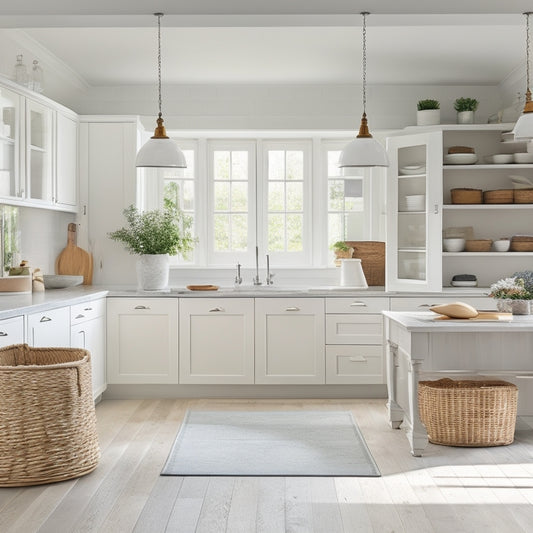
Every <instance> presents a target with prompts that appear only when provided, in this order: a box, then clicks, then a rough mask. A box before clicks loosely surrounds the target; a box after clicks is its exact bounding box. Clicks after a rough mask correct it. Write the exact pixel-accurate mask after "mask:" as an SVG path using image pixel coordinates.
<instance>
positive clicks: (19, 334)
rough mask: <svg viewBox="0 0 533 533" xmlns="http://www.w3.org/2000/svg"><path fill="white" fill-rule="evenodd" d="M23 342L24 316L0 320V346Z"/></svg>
mask: <svg viewBox="0 0 533 533" xmlns="http://www.w3.org/2000/svg"><path fill="white" fill-rule="evenodd" d="M23 342H24V317H22V316H16V317H13V318H6V319H5V320H0V348H3V347H4V346H9V345H11V344H21V343H23Z"/></svg>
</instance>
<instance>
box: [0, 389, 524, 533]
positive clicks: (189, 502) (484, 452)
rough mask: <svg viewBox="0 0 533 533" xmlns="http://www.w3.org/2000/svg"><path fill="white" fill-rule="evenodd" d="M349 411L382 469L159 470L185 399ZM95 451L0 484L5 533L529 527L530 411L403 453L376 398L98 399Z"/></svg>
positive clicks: (397, 532)
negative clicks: (37, 477)
mask: <svg viewBox="0 0 533 533" xmlns="http://www.w3.org/2000/svg"><path fill="white" fill-rule="evenodd" d="M189 408H191V409H209V410H265V409H279V410H302V411H305V410H350V411H351V412H352V413H353V415H354V417H355V419H356V420H357V423H358V424H359V427H360V428H361V431H362V433H363V435H364V437H365V440H366V442H367V444H368V446H369V448H370V451H371V453H372V455H373V456H374V459H375V460H376V462H377V464H378V466H379V469H380V471H381V474H382V477H379V478H363V477H362V478H291V477H287V478H275V477H272V478H271V477H264V478H261V477H249V478H248V477H235V478H232V477H160V476H159V473H160V471H161V468H162V466H163V463H164V462H165V459H166V457H167V455H168V452H169V450H170V447H171V445H172V443H173V441H174V437H175V435H176V433H177V431H178V429H179V425H180V423H181V421H182V420H183V417H184V414H185V412H186V410H187V409H189ZM96 413H97V419H98V432H99V438H100V446H101V450H102V459H101V462H100V464H99V466H98V468H97V469H96V470H95V471H94V472H92V473H91V474H89V475H87V476H84V477H82V478H79V479H76V480H70V481H66V482H62V483H55V484H50V485H43V486H36V487H28V488H0V531H1V532H2V533H8V532H9V533H15V532H16V533H33V532H39V533H71V532H72V533H74V532H76V533H78V532H98V533H100V532H102V533H128V532H135V533H160V532H161V533H163V532H176V533H185V532H198V533H219V532H228V533H252V532H258V533H278V532H280V533H314V532H317V533H341V532H342V533H356V532H361V533H387V532H390V533H392V532H394V533H401V532H407V533H411V532H412V533H449V532H454V533H461V532H462V533H477V532H482V533H514V532H527V531H532V530H533V429H532V428H533V417H532V418H527V419H526V418H522V419H520V420H519V423H518V426H517V432H516V438H515V442H514V443H513V444H512V445H511V446H502V447H496V448H453V447H447V446H436V445H429V446H428V448H427V449H426V453H425V455H424V456H423V457H412V456H411V455H410V453H409V448H408V444H407V439H406V437H405V435H404V433H403V431H402V430H392V429H390V427H389V426H388V424H387V418H386V409H385V400H228V399H194V400H184V399H176V400H156V399H154V400H104V401H102V402H101V403H100V404H98V406H97V409H96Z"/></svg>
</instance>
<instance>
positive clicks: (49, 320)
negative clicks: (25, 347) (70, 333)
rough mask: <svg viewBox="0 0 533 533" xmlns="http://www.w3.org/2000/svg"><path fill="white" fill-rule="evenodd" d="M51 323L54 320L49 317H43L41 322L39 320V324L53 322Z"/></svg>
mask: <svg viewBox="0 0 533 533" xmlns="http://www.w3.org/2000/svg"><path fill="white" fill-rule="evenodd" d="M51 321H52V319H51V318H49V317H47V316H43V317H41V320H39V322H51Z"/></svg>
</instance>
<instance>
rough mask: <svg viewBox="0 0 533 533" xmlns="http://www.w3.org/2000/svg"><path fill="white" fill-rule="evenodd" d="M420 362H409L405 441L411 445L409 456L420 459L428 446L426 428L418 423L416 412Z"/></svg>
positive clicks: (418, 418) (418, 417)
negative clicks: (407, 418) (407, 425)
mask: <svg viewBox="0 0 533 533" xmlns="http://www.w3.org/2000/svg"><path fill="white" fill-rule="evenodd" d="M420 365H421V361H416V360H410V361H409V371H408V374H407V377H408V379H407V382H408V387H409V421H410V424H409V427H408V428H407V431H406V433H407V439H408V440H409V444H410V445H411V454H412V455H414V456H415V457H421V456H422V452H423V451H424V449H425V448H426V446H427V444H428V434H427V431H426V428H425V427H424V425H423V424H422V422H421V421H420V416H419V412H418V381H419V376H420V371H419V369H420Z"/></svg>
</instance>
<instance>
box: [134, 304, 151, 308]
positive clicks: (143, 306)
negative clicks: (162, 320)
mask: <svg viewBox="0 0 533 533" xmlns="http://www.w3.org/2000/svg"><path fill="white" fill-rule="evenodd" d="M134 309H150V308H149V307H146V305H136V306H135V307H134Z"/></svg>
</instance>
